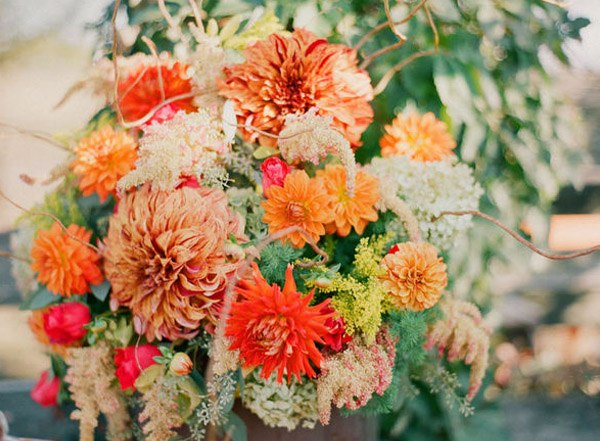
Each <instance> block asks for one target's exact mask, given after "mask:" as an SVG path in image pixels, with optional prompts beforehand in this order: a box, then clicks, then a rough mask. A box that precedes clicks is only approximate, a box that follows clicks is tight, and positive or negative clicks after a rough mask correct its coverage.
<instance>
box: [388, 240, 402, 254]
mask: <svg viewBox="0 0 600 441" xmlns="http://www.w3.org/2000/svg"><path fill="white" fill-rule="evenodd" d="M399 250H400V247H398V244H397V243H396V244H394V245H392V247H391V248H390V250H389V251H388V252H387V253H388V254H395V253H397V252H398V251H399Z"/></svg>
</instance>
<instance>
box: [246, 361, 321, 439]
mask: <svg viewBox="0 0 600 441" xmlns="http://www.w3.org/2000/svg"><path fill="white" fill-rule="evenodd" d="M259 372H260V371H254V372H252V373H251V374H250V375H248V378H246V383H245V384H244V395H243V403H244V406H246V407H247V408H248V409H249V410H250V411H251V412H253V413H254V414H256V415H257V416H258V417H259V418H260V419H261V420H262V421H263V423H265V424H266V425H267V426H269V427H282V428H286V429H288V430H289V431H292V430H294V429H295V428H296V427H298V426H302V427H305V428H308V429H312V428H314V427H315V424H316V422H317V420H318V419H319V415H318V414H317V388H316V386H315V383H314V382H313V381H308V380H306V381H304V383H302V384H300V383H298V381H297V380H296V379H295V378H293V379H292V381H291V383H290V384H286V383H285V382H283V383H281V384H280V383H278V382H277V376H276V375H272V376H271V377H270V378H269V379H268V380H264V379H262V378H260V377H259Z"/></svg>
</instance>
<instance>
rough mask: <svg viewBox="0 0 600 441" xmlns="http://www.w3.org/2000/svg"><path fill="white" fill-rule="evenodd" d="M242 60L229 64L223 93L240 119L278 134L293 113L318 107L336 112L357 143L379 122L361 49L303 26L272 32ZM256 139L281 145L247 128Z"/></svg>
mask: <svg viewBox="0 0 600 441" xmlns="http://www.w3.org/2000/svg"><path fill="white" fill-rule="evenodd" d="M244 58H245V60H246V61H244V62H243V63H241V64H237V65H234V66H232V67H228V68H225V79H223V80H221V81H220V82H219V89H220V93H221V95H223V96H225V97H227V98H228V99H230V100H232V101H233V104H234V107H235V112H236V114H237V116H238V121H239V122H240V123H241V124H251V125H252V126H254V127H256V128H258V129H261V130H263V131H266V132H269V133H271V134H274V135H277V134H278V133H279V132H280V131H281V129H282V127H283V124H284V121H285V117H286V116H287V115H290V114H292V115H301V114H304V113H306V112H307V111H308V110H309V109H310V108H311V107H316V108H317V109H318V113H319V114H321V115H331V116H332V117H333V125H334V126H336V127H338V128H340V129H341V130H342V132H343V133H344V135H345V137H346V138H347V139H348V141H350V143H351V144H352V145H353V146H359V145H360V137H361V135H362V133H363V132H364V131H365V129H366V128H367V127H368V126H369V124H370V123H371V121H372V120H373V109H372V108H371V106H370V105H369V101H371V100H372V99H373V88H372V87H371V83H370V78H369V75H368V73H367V72H366V71H364V70H361V69H359V68H358V66H357V59H356V51H355V50H354V49H351V48H349V47H347V46H344V45H341V44H329V43H328V42H327V40H325V39H321V38H319V37H317V36H316V35H314V34H313V33H311V32H309V31H307V30H304V29H297V30H296V31H294V32H293V33H292V34H291V36H289V37H285V36H282V35H278V34H272V35H271V36H269V38H268V39H266V40H261V41H257V42H256V43H254V44H253V45H251V46H250V47H248V48H247V49H246V50H245V51H244ZM242 133H243V134H244V136H245V138H246V139H248V140H250V141H256V140H257V139H258V140H259V142H260V143H261V144H263V145H268V146H275V143H276V141H275V140H274V139H272V138H269V137H266V136H264V135H260V134H258V133H256V132H253V131H248V130H242Z"/></svg>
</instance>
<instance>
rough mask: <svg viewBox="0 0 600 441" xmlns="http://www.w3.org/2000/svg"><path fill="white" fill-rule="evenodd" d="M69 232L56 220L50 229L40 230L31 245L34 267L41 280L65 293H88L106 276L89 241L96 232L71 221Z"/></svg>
mask: <svg viewBox="0 0 600 441" xmlns="http://www.w3.org/2000/svg"><path fill="white" fill-rule="evenodd" d="M67 232H68V234H67V233H65V232H64V231H63V230H62V228H61V226H60V225H59V224H58V222H55V223H54V225H52V228H51V229H50V230H47V231H40V232H39V233H38V235H37V237H36V239H35V241H34V243H33V247H32V248H31V259H32V260H33V262H32V264H31V268H32V269H33V271H35V272H37V273H38V275H37V279H38V281H39V282H40V283H42V284H44V285H46V286H47V287H48V289H49V290H50V291H52V292H53V293H54V294H58V295H61V296H63V297H70V296H71V295H74V294H85V293H86V292H89V290H90V285H97V284H99V283H102V280H103V279H104V278H103V276H102V272H100V268H99V267H98V261H99V260H100V256H98V254H97V253H96V252H94V250H92V249H91V248H90V247H88V246H86V245H85V243H88V242H89V241H90V238H91V237H92V232H91V231H88V230H86V229H85V228H83V227H80V226H78V225H69V227H68V228H67Z"/></svg>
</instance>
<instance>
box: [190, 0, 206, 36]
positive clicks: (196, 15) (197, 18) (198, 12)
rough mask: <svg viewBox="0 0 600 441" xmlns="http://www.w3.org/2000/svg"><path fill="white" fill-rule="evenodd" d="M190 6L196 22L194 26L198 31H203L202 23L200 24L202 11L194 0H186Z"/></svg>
mask: <svg viewBox="0 0 600 441" xmlns="http://www.w3.org/2000/svg"><path fill="white" fill-rule="evenodd" d="M188 3H189V4H190V7H191V8H192V13H193V14H194V21H195V22H196V26H197V27H198V30H200V32H204V25H203V24H202V13H201V10H200V7H201V6H200V7H198V4H197V3H196V2H195V1H194V0H188ZM200 5H202V0H200Z"/></svg>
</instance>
